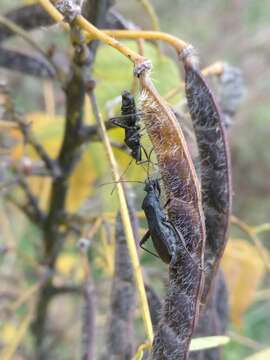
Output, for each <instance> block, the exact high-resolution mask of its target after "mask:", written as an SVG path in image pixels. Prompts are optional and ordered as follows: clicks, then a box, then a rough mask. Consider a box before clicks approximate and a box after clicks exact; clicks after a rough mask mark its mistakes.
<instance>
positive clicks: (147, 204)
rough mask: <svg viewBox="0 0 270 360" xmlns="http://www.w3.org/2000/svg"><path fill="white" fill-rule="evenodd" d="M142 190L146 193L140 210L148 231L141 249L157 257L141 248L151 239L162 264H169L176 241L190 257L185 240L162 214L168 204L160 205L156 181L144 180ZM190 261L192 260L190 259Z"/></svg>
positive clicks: (159, 190) (158, 186)
mask: <svg viewBox="0 0 270 360" xmlns="http://www.w3.org/2000/svg"><path fill="white" fill-rule="evenodd" d="M144 190H145V191H146V196H145V198H144V200H143V203H142V209H143V210H144V213H145V216H146V220H147V223H148V231H147V232H146V234H145V235H144V237H143V238H142V240H141V241H140V246H141V248H142V249H144V250H146V251H148V252H149V253H151V254H152V255H154V256H157V255H155V254H153V253H152V252H151V251H149V250H147V249H146V248H144V247H143V244H145V243H146V241H147V240H148V239H149V238H150V237H151V238H152V241H153V245H154V248H155V249H156V251H157V253H158V256H159V257H160V258H161V260H162V261H163V262H164V263H166V264H169V263H170V262H171V261H173V257H174V255H175V248H176V243H177V239H178V240H180V241H181V243H182V245H183V247H184V249H185V251H186V252H187V253H188V254H189V256H190V257H191V254H190V253H189V251H188V249H187V248H186V245H185V239H184V238H183V236H182V234H181V233H180V232H179V231H178V230H177V229H176V227H175V226H174V225H173V223H172V222H171V221H170V220H169V219H168V217H167V216H166V214H165V212H164V208H165V207H166V205H167V204H168V203H167V204H166V205H165V206H162V205H161V203H160V194H161V189H160V185H159V182H158V179H148V180H146V182H145V187H144ZM191 259H192V260H193V258H192V257H191Z"/></svg>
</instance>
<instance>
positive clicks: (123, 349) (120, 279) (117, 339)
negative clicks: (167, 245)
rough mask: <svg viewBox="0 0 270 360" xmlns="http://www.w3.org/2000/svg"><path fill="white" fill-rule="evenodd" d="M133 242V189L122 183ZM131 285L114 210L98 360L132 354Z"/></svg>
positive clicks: (122, 236) (133, 302)
mask: <svg viewBox="0 0 270 360" xmlns="http://www.w3.org/2000/svg"><path fill="white" fill-rule="evenodd" d="M123 188H124V192H125V197H126V201H127V205H128V210H129V216H130V219H131V224H132V230H133V232H134V237H135V240H136V243H138V242H139V239H140V233H139V223H138V219H137V216H136V211H135V207H134V201H133V199H132V197H133V191H132V188H130V187H129V186H128V185H127V184H123ZM135 293H136V291H135V284H134V278H133V271H132V266H131V261H130V257H129V252H128V248H127V240H126V237H125V234H124V229H123V223H122V220H121V216H120V213H119V212H118V214H117V216H116V221H115V260H114V275H113V281H112V288H111V299H110V318H109V321H108V329H107V341H106V351H105V354H104V355H103V356H102V359H104V360H105V359H109V358H110V359H112V358H113V359H123V360H128V359H131V358H132V354H133V353H134V344H133V342H134V336H133V321H134V313H135V309H136V306H135V305H136V299H135V297H136V296H135Z"/></svg>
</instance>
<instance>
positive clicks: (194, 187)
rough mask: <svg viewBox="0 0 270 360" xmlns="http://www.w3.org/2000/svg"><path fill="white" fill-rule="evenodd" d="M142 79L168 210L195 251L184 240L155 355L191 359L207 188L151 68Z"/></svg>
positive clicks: (173, 265)
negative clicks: (202, 185)
mask: <svg viewBox="0 0 270 360" xmlns="http://www.w3.org/2000/svg"><path fill="white" fill-rule="evenodd" d="M139 79H140V83H141V89H142V96H141V102H142V111H143V113H144V114H145V115H144V122H145V127H146V130H147V133H148V135H149V137H150V139H151V142H152V145H153V147H154V150H155V153H156V155H157V161H158V166H159V170H160V173H161V175H162V180H163V185H164V189H165V193H166V197H167V199H169V200H170V202H169V206H168V216H169V219H170V221H171V222H172V223H173V225H174V226H175V227H176V228H177V230H178V231H179V232H180V233H181V234H182V235H183V238H184V240H185V246H186V248H187V249H188V252H189V254H188V253H187V251H186V250H185V249H184V246H183V243H182V242H181V241H180V240H178V241H177V243H176V247H175V248H176V249H175V254H174V256H173V260H172V261H171V263H170V267H169V288H168V293H167V296H166V299H165V305H164V308H163V311H162V314H161V320H160V322H159V325H158V327H157V330H156V334H155V338H154V343H153V349H152V359H155V360H156V359H166V360H170V359H174V360H175V359H178V360H185V359H187V356H188V349H189V344H190V340H191V337H192V333H193V331H194V327H195V323H196V321H197V318H198V311H199V306H200V297H201V291H202V287H203V272H202V270H201V269H202V268H203V254H204V242H205V228H204V216H203V211H202V204H201V190H200V185H199V182H198V180H197V176H196V173H195V170H194V166H193V164H192V161H191V158H190V155H189V152H188V149H187V145H186V143H185V140H184V137H183V134H182V131H181V129H180V126H179V124H178V122H177V120H176V118H175V116H174V114H173V113H172V111H171V110H170V109H169V107H168V106H167V104H166V103H165V102H164V101H163V100H162V98H161V97H160V96H159V94H158V93H157V91H156V90H155V88H154V86H153V84H152V82H151V80H150V78H149V76H148V74H147V72H146V71H144V72H142V73H141V74H140V76H139ZM190 255H191V256H192V257H193V259H194V261H192V259H190Z"/></svg>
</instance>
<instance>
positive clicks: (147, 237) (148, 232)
mask: <svg viewBox="0 0 270 360" xmlns="http://www.w3.org/2000/svg"><path fill="white" fill-rule="evenodd" d="M150 237H151V234H150V231H149V230H148V231H147V232H146V233H145V234H144V236H143V238H142V239H141V241H140V247H141V248H142V249H143V250H145V251H146V252H148V253H149V254H151V255H153V256H155V257H157V258H159V256H158V255H156V254H154V253H153V252H152V251H150V250H148V249H146V248H145V247H144V246H143V244H145V243H146V241H147V240H148V239H149V238H150Z"/></svg>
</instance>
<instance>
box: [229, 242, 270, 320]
mask: <svg viewBox="0 0 270 360" xmlns="http://www.w3.org/2000/svg"><path fill="white" fill-rule="evenodd" d="M222 268H223V270H224V273H225V278H226V283H227V285H228V289H229V298H230V305H231V318H232V321H233V323H234V324H235V325H236V326H240V325H241V318H242V316H243V314H244V312H245V311H246V310H247V309H248V307H249V306H250V305H251V304H252V302H253V301H254V296H255V292H256V289H257V287H258V285H259V283H260V281H261V280H262V277H263V275H264V273H265V266H264V263H263V261H262V259H261V257H260V256H259V254H258V252H257V249H256V247H255V246H254V245H252V244H250V243H248V242H247V241H246V240H242V239H233V240H230V241H229V243H228V245H227V248H226V250H225V254H224V257H223V260H222Z"/></svg>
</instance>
